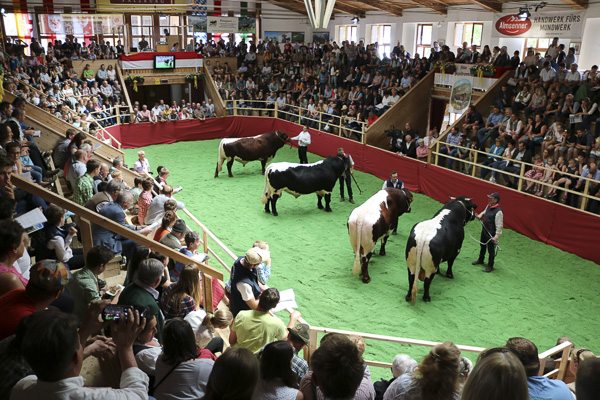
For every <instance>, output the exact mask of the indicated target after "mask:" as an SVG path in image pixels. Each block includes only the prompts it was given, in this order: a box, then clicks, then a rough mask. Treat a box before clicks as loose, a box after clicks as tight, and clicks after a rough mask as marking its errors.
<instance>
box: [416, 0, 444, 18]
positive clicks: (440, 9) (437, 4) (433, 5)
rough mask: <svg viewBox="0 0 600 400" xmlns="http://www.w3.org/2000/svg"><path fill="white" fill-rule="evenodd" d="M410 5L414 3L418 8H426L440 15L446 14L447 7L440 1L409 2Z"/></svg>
mask: <svg viewBox="0 0 600 400" xmlns="http://www.w3.org/2000/svg"><path fill="white" fill-rule="evenodd" d="M410 2H411V3H414V4H416V5H418V6H420V7H424V8H427V9H429V10H432V11H435V12H436V13H438V14H440V15H447V14H448V5H447V4H444V3H442V2H441V1H435V0H433V1H432V0H410Z"/></svg>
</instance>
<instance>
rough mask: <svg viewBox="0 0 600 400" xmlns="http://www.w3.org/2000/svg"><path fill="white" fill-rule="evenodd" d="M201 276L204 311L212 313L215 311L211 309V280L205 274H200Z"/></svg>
mask: <svg viewBox="0 0 600 400" xmlns="http://www.w3.org/2000/svg"><path fill="white" fill-rule="evenodd" d="M201 276H202V294H203V297H204V309H205V310H206V311H207V312H214V311H215V309H214V307H213V292H212V278H211V277H210V276H208V275H207V274H205V273H204V272H202V273H201Z"/></svg>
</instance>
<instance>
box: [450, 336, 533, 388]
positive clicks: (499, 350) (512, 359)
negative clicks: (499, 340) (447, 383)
mask: <svg viewBox="0 0 600 400" xmlns="http://www.w3.org/2000/svg"><path fill="white" fill-rule="evenodd" d="M461 399H462V400H480V399H486V400H527V399H529V389H528V387H527V375H526V374H525V368H524V367H523V364H522V363H521V361H519V359H518V358H517V356H515V355H514V354H513V353H512V352H511V351H510V350H508V349H507V348H506V347H496V348H491V349H487V350H485V351H484V352H482V353H481V354H480V355H479V358H478V359H477V364H475V368H474V369H473V372H471V374H470V375H469V378H468V379H467V383H465V386H464V387H463V392H462V396H461Z"/></svg>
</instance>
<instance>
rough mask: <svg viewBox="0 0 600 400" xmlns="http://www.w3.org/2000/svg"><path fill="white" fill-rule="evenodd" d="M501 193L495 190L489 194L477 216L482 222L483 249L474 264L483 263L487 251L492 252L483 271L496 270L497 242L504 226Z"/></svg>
mask: <svg viewBox="0 0 600 400" xmlns="http://www.w3.org/2000/svg"><path fill="white" fill-rule="evenodd" d="M499 203H500V194H499V193H497V192H495V193H492V194H488V205H487V207H486V208H485V210H483V212H482V213H481V214H478V215H477V218H479V220H480V221H481V222H482V225H483V226H482V228H481V239H479V240H480V242H481V250H480V251H479V258H478V259H477V261H473V263H472V264H473V265H479V264H483V262H484V260H485V251H486V249H487V251H488V252H489V253H490V254H489V257H488V266H487V268H486V269H484V270H483V272H492V271H493V270H494V258H495V255H496V253H495V250H496V243H497V242H498V238H499V237H500V235H502V227H503V226H504V214H503V213H502V209H501V208H500V205H499Z"/></svg>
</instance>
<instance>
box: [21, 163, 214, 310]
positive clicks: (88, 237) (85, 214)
mask: <svg viewBox="0 0 600 400" xmlns="http://www.w3.org/2000/svg"><path fill="white" fill-rule="evenodd" d="M11 182H12V183H13V184H14V185H15V186H16V187H18V188H20V189H22V190H24V191H26V192H27V193H30V194H32V195H35V196H38V197H41V198H42V199H44V200H46V201H47V202H49V203H53V204H56V205H58V206H60V207H62V208H64V209H66V210H69V211H71V212H72V213H74V214H75V215H77V217H78V221H79V223H78V227H79V229H80V232H81V237H82V245H83V251H84V254H86V253H87V251H88V250H89V249H90V248H91V247H93V238H92V227H91V224H92V223H94V224H97V225H100V226H102V227H103V228H106V229H109V230H110V231H112V232H114V233H117V234H119V235H121V236H123V237H125V238H127V239H131V240H133V241H134V242H136V243H138V244H141V245H143V246H146V247H148V248H149V249H151V250H154V251H156V252H158V253H160V254H163V255H165V256H167V257H169V258H171V259H173V260H175V261H179V262H181V263H183V264H196V265H198V268H199V269H200V272H201V275H202V286H203V287H202V293H203V296H204V308H205V309H206V310H207V311H211V312H212V311H214V308H213V302H212V279H210V278H209V277H214V278H217V279H219V280H221V281H222V280H223V273H222V272H220V271H218V270H216V269H214V268H211V267H209V266H208V265H207V264H206V263H202V262H198V261H196V260H194V259H193V258H191V257H188V256H186V255H184V254H182V253H180V252H178V251H175V250H173V249H171V248H170V247H167V246H165V245H163V244H161V243H159V242H157V241H155V240H152V239H149V238H148V237H146V236H143V235H141V234H139V233H137V232H135V231H132V230H131V229H128V228H126V227H124V226H122V225H120V224H117V223H116V222H114V221H112V220H110V219H108V218H105V217H103V216H101V215H100V214H98V213H95V212H93V211H90V210H88V209H87V208H85V207H82V206H80V205H79V204H77V203H74V202H72V201H71V200H68V199H65V198H64V197H60V196H58V195H56V194H55V193H52V192H50V191H48V190H46V189H44V188H42V187H41V186H39V185H37V184H34V183H31V182H29V181H27V180H25V179H23V178H21V177H20V176H17V175H14V174H13V175H12V176H11Z"/></svg>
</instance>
